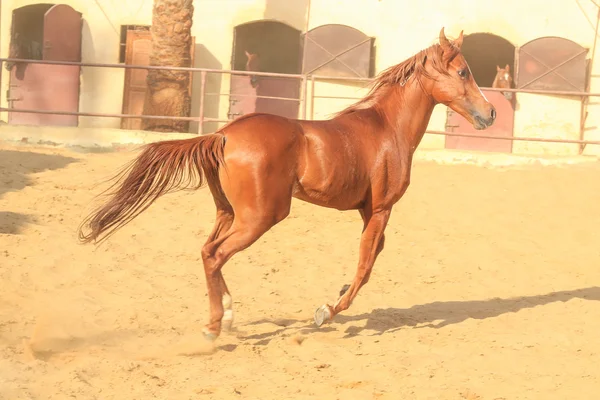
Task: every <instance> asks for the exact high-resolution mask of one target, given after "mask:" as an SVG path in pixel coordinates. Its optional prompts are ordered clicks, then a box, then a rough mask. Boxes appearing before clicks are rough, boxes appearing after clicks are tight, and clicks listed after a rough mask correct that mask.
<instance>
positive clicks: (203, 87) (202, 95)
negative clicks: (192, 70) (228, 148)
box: [198, 71, 206, 135]
mask: <svg viewBox="0 0 600 400" xmlns="http://www.w3.org/2000/svg"><path fill="white" fill-rule="evenodd" d="M205 94H206V71H201V72H200V111H199V113H198V114H199V116H198V117H199V119H200V121H199V122H198V135H202V134H204V100H205Z"/></svg>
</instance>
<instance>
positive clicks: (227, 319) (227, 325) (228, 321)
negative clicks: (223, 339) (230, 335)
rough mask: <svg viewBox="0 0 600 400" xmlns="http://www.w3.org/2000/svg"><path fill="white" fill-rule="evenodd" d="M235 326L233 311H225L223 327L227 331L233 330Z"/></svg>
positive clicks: (222, 321)
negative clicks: (233, 325) (232, 326)
mask: <svg viewBox="0 0 600 400" xmlns="http://www.w3.org/2000/svg"><path fill="white" fill-rule="evenodd" d="M232 324H233V310H231V309H229V310H225V313H224V314H223V319H222V320H221V327H222V329H225V330H226V331H229V330H231V325H232Z"/></svg>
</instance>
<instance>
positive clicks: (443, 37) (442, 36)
mask: <svg viewBox="0 0 600 400" xmlns="http://www.w3.org/2000/svg"><path fill="white" fill-rule="evenodd" d="M440 45H441V46H442V48H445V47H448V46H450V42H449V41H448V38H447V37H446V34H445V33H444V27H442V30H441V31H440Z"/></svg>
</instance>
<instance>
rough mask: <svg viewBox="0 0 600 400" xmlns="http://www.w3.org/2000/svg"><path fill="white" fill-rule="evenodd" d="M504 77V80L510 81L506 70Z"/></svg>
mask: <svg viewBox="0 0 600 400" xmlns="http://www.w3.org/2000/svg"><path fill="white" fill-rule="evenodd" d="M504 79H506V82H510V81H509V79H510V75H508V72H507V73H505V74H504Z"/></svg>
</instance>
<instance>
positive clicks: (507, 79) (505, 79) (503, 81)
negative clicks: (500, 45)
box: [492, 64, 513, 101]
mask: <svg viewBox="0 0 600 400" xmlns="http://www.w3.org/2000/svg"><path fill="white" fill-rule="evenodd" d="M512 82H513V79H512V76H511V75H510V65H508V64H506V66H505V67H504V68H500V67H499V66H498V65H496V78H494V83H492V87H493V88H499V89H504V88H506V89H511V88H512ZM502 94H503V95H504V97H506V99H507V100H509V101H510V100H512V97H513V94H512V92H502Z"/></svg>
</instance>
